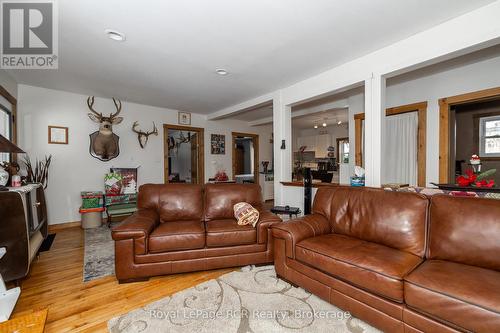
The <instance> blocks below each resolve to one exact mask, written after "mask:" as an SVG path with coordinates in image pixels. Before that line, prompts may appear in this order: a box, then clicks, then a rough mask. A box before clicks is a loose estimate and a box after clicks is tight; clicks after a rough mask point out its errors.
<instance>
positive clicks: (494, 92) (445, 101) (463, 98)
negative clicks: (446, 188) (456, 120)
mask: <svg viewBox="0 0 500 333" xmlns="http://www.w3.org/2000/svg"><path fill="white" fill-rule="evenodd" d="M498 98H500V87H496V88H490V89H484V90H479V91H474V92H470V93H466V94H461V95H455V96H450V97H445V98H441V99H440V100H439V182H440V183H448V182H449V177H450V112H451V107H453V106H457V105H461V104H468V103H474V102H486V101H489V100H494V99H498Z"/></svg>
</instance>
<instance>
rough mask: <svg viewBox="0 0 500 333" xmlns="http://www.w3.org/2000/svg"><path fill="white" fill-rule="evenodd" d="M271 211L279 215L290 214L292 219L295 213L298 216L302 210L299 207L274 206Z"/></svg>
mask: <svg viewBox="0 0 500 333" xmlns="http://www.w3.org/2000/svg"><path fill="white" fill-rule="evenodd" d="M271 213H274V214H279V215H288V216H290V219H291V218H292V216H293V215H295V217H298V215H299V214H300V213H301V212H300V208H299V207H290V206H274V207H273V208H271Z"/></svg>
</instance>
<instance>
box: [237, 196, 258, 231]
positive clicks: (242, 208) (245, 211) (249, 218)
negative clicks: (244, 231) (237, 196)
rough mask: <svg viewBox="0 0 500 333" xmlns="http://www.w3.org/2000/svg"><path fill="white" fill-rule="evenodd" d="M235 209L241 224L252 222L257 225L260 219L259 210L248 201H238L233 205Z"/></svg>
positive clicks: (253, 225)
mask: <svg viewBox="0 0 500 333" xmlns="http://www.w3.org/2000/svg"><path fill="white" fill-rule="evenodd" d="M233 210H234V217H235V218H236V219H237V220H238V224H239V225H247V224H251V225H252V227H255V225H256V224H257V222H258V221H259V211H258V210H257V209H255V208H253V207H252V205H250V204H249V203H247V202H238V203H237V204H235V205H234V206H233Z"/></svg>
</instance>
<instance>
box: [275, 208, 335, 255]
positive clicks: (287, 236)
mask: <svg viewBox="0 0 500 333" xmlns="http://www.w3.org/2000/svg"><path fill="white" fill-rule="evenodd" d="M272 232H273V237H275V238H281V239H284V240H285V244H286V255H287V257H289V258H295V246H296V245H297V243H299V242H300V241H302V240H304V239H307V238H311V237H314V236H320V235H324V234H329V233H330V232H331V229H330V223H329V222H328V220H327V219H326V218H325V217H324V216H323V215H320V214H312V215H307V216H303V217H300V218H298V219H294V220H290V221H287V222H283V223H279V224H275V225H273V227H272Z"/></svg>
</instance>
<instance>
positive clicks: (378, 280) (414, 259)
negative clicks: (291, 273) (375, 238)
mask: <svg viewBox="0 0 500 333" xmlns="http://www.w3.org/2000/svg"><path fill="white" fill-rule="evenodd" d="M295 251H296V253H295V255H296V259H297V260H298V261H300V262H302V263H304V264H307V265H309V266H312V267H315V268H317V269H319V270H321V271H323V272H325V273H328V274H330V275H332V276H334V277H337V278H339V279H341V280H343V281H346V282H349V283H351V284H353V285H355V286H357V287H359V288H362V289H365V290H368V291H371V292H373V293H375V294H377V295H379V296H382V297H386V298H389V299H391V300H394V301H397V302H403V277H404V276H405V275H406V274H408V273H409V272H410V271H412V270H413V269H414V268H415V267H416V266H417V265H418V264H420V263H421V262H422V259H421V258H420V257H418V256H416V255H413V254H410V253H408V252H404V251H400V250H396V249H393V248H390V247H387V246H384V245H380V244H376V243H371V242H366V241H363V240H361V239H357V238H353V237H349V236H345V235H337V234H326V235H321V236H317V237H312V238H308V239H305V240H303V241H301V242H299V243H298V244H297V246H296V250H295Z"/></svg>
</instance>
